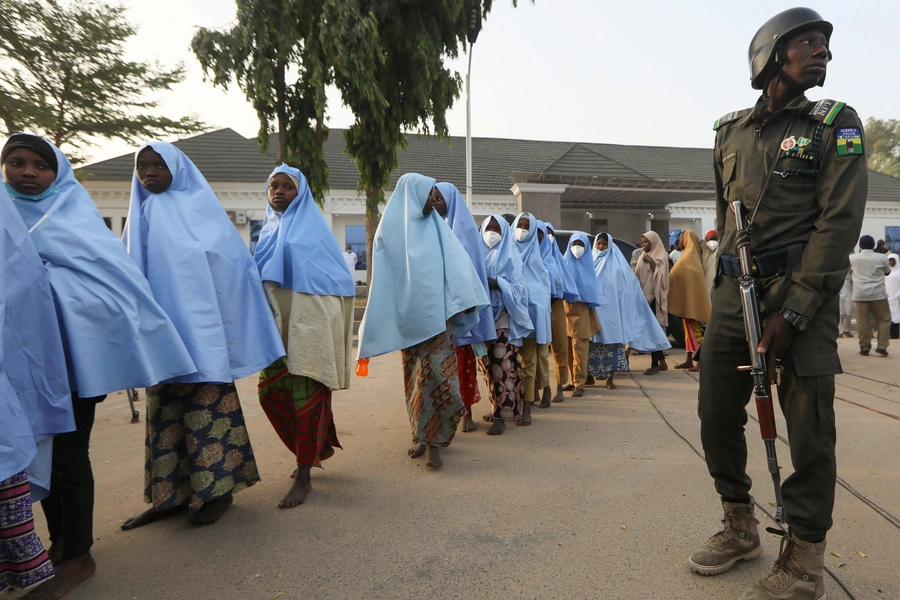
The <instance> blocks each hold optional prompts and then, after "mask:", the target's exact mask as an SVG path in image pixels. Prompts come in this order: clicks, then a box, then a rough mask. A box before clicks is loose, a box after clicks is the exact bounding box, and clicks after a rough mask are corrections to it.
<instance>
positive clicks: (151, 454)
mask: <svg viewBox="0 0 900 600" xmlns="http://www.w3.org/2000/svg"><path fill="white" fill-rule="evenodd" d="M146 455H147V464H146V469H145V477H144V483H145V489H144V501H145V502H149V503H151V504H153V508H155V509H157V510H161V509H166V508H172V507H174V506H177V505H179V504H186V503H188V502H190V500H191V496H192V495H193V496H194V497H195V498H196V499H197V500H198V501H200V502H209V501H210V500H214V499H216V498H219V497H221V496H224V495H226V494H228V493H237V492H239V491H241V490H242V489H244V488H246V487H250V486H251V485H253V484H254V483H256V482H257V481H259V472H258V471H257V469H256V459H255V458H254V456H253V448H252V447H251V446H250V438H249V437H248V435H247V426H246V425H245V424H244V413H243V412H242V411H241V403H240V401H239V400H238V394H237V389H235V387H234V382H232V383H172V384H165V385H157V386H153V387H149V388H147V452H146Z"/></svg>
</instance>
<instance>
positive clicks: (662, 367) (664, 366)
mask: <svg viewBox="0 0 900 600" xmlns="http://www.w3.org/2000/svg"><path fill="white" fill-rule="evenodd" d="M659 370H660V371H668V370H669V365H668V364H667V363H666V359H662V360H661V361H659Z"/></svg>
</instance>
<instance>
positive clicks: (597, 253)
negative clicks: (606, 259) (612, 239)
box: [591, 248, 600, 258]
mask: <svg viewBox="0 0 900 600" xmlns="http://www.w3.org/2000/svg"><path fill="white" fill-rule="evenodd" d="M591 256H593V257H594V258H598V257H599V256H600V251H599V250H597V249H596V248H594V249H593V250H591Z"/></svg>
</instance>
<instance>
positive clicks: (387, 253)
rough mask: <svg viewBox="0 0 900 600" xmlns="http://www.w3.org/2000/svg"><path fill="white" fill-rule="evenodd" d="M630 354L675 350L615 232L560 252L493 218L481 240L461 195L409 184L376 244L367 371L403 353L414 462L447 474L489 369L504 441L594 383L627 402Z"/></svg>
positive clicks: (578, 240)
mask: <svg viewBox="0 0 900 600" xmlns="http://www.w3.org/2000/svg"><path fill="white" fill-rule="evenodd" d="M626 346H628V347H631V348H634V349H636V350H639V351H643V352H659V353H660V354H662V350H664V349H666V348H669V347H670V344H669V342H668V340H667V338H666V334H665V332H664V331H663V328H662V327H661V326H660V323H659V321H658V320H657V319H656V317H655V315H654V311H653V309H651V307H650V305H649V304H648V302H647V301H646V300H645V296H644V293H643V291H642V289H641V284H640V283H639V281H638V278H637V277H636V276H635V273H634V271H632V269H631V266H630V264H629V262H628V260H626V259H625V257H624V256H623V255H622V253H621V251H620V250H619V249H618V247H617V246H616V245H615V244H614V243H612V236H611V235H610V234H609V233H601V234H599V235H597V236H595V237H594V239H593V240H591V239H590V238H589V237H588V235H587V234H585V233H581V232H575V233H574V234H573V235H572V236H571V238H570V240H569V243H568V247H567V249H566V252H565V253H562V252H560V250H559V247H558V246H557V243H556V241H555V239H554V230H553V226H552V225H551V224H549V223H543V222H541V221H539V220H537V219H535V217H534V215H532V214H531V213H528V212H524V213H521V214H520V215H518V216H517V217H512V216H510V220H509V221H507V219H506V218H504V217H503V216H500V215H492V216H490V217H488V218H486V219H485V220H484V222H483V223H482V224H481V227H480V230H479V227H478V226H477V224H476V222H475V221H474V219H473V217H472V214H471V212H470V211H469V209H468V207H467V206H466V203H465V201H464V200H463V199H462V197H461V195H460V193H459V190H457V188H456V187H455V186H453V184H450V183H436V182H435V180H434V179H432V178H429V177H425V176H423V175H419V174H415V173H410V174H406V175H403V176H402V177H400V179H399V180H398V181H397V184H396V187H395V189H394V192H393V194H392V195H391V198H390V200H389V201H388V203H387V206H386V207H385V209H384V214H383V216H382V218H381V221H380V223H379V225H378V230H377V231H376V233H375V238H374V244H373V255H372V281H371V286H370V289H369V300H368V305H367V307H366V312H365V315H364V316H363V321H362V324H361V327H360V341H359V355H358V358H359V359H360V360H366V359H368V358H369V357H373V356H378V355H382V354H387V353H389V352H394V351H397V350H399V351H401V355H402V362H403V379H404V393H405V396H406V405H407V409H408V413H409V420H410V428H411V431H412V442H413V443H412V446H411V447H410V448H409V450H408V454H409V456H410V457H412V458H418V457H420V456H423V455H425V457H426V464H427V466H430V467H432V468H437V467H440V466H441V465H442V459H441V456H440V448H443V447H446V446H449V445H450V443H451V441H452V440H453V438H454V436H455V434H456V431H457V428H458V426H459V424H460V422H462V423H463V431H465V432H468V431H474V430H475V429H476V426H475V422H474V420H473V418H472V409H473V405H474V404H475V403H477V402H478V401H479V400H480V397H479V391H478V382H477V373H478V371H479V365H480V371H481V372H482V375H483V377H484V383H485V386H486V388H487V390H488V395H489V399H490V404H491V409H490V412H488V413H487V414H485V415H484V419H485V420H486V421H489V422H491V426H490V428H489V429H488V432H487V433H488V434H490V435H499V434H501V433H503V431H504V429H505V427H506V422H507V421H515V422H516V424H517V425H520V426H527V425H531V421H532V417H531V406H532V405H533V404H534V403H535V402H538V401H539V406H540V408H549V407H550V406H551V403H552V402H562V401H563V399H564V396H563V391H566V390H569V391H572V392H573V393H572V396H573V397H579V396H583V395H584V386H585V385H586V384H589V383H590V379H595V380H596V379H600V380H604V379H605V380H606V386H607V389H610V390H612V389H615V383H614V376H615V373H617V372H620V371H627V370H628V358H627V353H626ZM551 354H552V356H553V364H554V367H555V376H556V394H555V395H553V394H552V391H551V388H550V356H551ZM589 378H590V379H589Z"/></svg>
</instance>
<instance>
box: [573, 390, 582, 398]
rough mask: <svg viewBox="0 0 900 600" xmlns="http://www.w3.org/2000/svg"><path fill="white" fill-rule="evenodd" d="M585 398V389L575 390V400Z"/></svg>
mask: <svg viewBox="0 0 900 600" xmlns="http://www.w3.org/2000/svg"><path fill="white" fill-rule="evenodd" d="M582 396H584V388H575V391H574V392H572V397H573V398H581V397H582Z"/></svg>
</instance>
